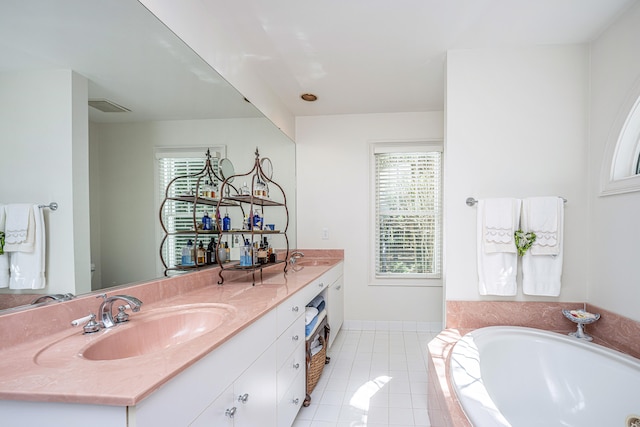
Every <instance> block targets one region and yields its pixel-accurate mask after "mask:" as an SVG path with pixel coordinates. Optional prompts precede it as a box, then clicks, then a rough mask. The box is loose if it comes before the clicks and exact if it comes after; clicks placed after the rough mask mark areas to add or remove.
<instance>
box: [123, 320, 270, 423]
mask: <svg viewBox="0 0 640 427" xmlns="http://www.w3.org/2000/svg"><path fill="white" fill-rule="evenodd" d="M275 326H276V314H275V311H274V310H272V311H271V312H269V313H267V314H265V315H264V316H263V317H262V318H260V319H258V320H257V321H256V322H254V323H253V324H251V325H250V326H248V327H247V328H246V329H244V330H243V331H241V332H239V333H238V334H237V335H236V336H234V337H233V338H231V339H230V340H229V341H228V342H226V343H225V344H223V345H222V346H220V347H219V348H217V349H216V350H214V351H213V352H211V353H210V354H209V355H207V356H206V357H205V358H203V359H201V360H199V361H198V362H196V363H195V364H194V365H193V366H191V367H189V368H188V369H186V370H185V371H184V372H182V373H181V374H180V375H178V376H176V377H175V378H173V379H172V380H170V381H169V382H168V383H166V384H165V385H164V386H162V387H161V388H160V389H158V390H157V391H155V392H154V393H153V394H151V395H150V396H149V397H147V398H146V399H144V400H143V401H142V402H140V403H139V404H138V405H136V406H134V407H130V408H129V411H128V413H129V426H136V427H146V426H161V425H167V426H187V425H190V424H191V423H192V422H194V421H196V419H197V418H199V417H200V416H201V414H203V413H204V412H207V413H215V412H216V411H215V409H212V406H213V404H214V402H215V403H216V404H218V403H221V404H222V405H223V406H225V408H224V409H225V410H226V409H227V408H232V407H233V406H234V405H235V406H236V407H237V409H236V411H237V417H236V418H237V419H238V420H240V419H242V418H248V419H253V417H258V419H260V423H258V424H253V425H261V426H265V427H269V426H275V404H276V400H275V397H274V396H275V393H276V384H275V357H276V356H275V347H274V345H273V344H274V342H275V340H276V337H275V331H276V327H275ZM229 390H231V391H232V392H233V393H234V394H235V393H236V392H237V393H239V395H244V394H245V393H248V394H249V395H250V396H249V400H248V401H247V403H246V404H242V403H241V402H238V401H237V399H235V401H234V398H233V396H231V397H229V398H228V399H225V398H224V396H225V393H227V392H229ZM236 398H237V396H236ZM270 399H271V400H270ZM265 402H267V403H265ZM239 405H241V406H242V408H240V406H239ZM241 409H242V411H241ZM225 410H223V411H222V412H221V415H222V418H216V421H215V422H212V423H211V424H209V425H230V426H234V427H235V426H237V425H241V424H238V423H237V424H235V425H234V424H233V423H229V424H222V422H227V421H226V420H225V417H224V413H225ZM256 412H258V413H260V415H255V413H256ZM262 412H264V418H262V416H263V414H262ZM241 414H242V415H243V416H242V417H241ZM247 414H249V415H247ZM227 418H229V417H227ZM269 418H272V422H270V420H269ZM205 419H206V418H205ZM232 421H233V420H232ZM198 423H200V420H199V419H198ZM198 425H203V424H198ZM243 425H244V424H243ZM247 425H250V424H247Z"/></svg>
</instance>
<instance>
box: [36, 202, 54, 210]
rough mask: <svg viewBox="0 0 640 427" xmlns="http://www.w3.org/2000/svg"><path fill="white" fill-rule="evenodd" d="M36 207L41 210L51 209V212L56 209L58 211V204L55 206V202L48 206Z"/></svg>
mask: <svg viewBox="0 0 640 427" xmlns="http://www.w3.org/2000/svg"><path fill="white" fill-rule="evenodd" d="M38 207H39V208H40V209H42V208H49V209H51V210H52V211H55V210H56V209H58V204H57V203H56V202H51V203H49V204H48V205H38Z"/></svg>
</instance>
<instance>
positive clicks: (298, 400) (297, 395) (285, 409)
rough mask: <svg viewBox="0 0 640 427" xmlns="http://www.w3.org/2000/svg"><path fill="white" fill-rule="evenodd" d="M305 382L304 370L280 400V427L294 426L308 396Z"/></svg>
mask: <svg viewBox="0 0 640 427" xmlns="http://www.w3.org/2000/svg"><path fill="white" fill-rule="evenodd" d="M305 380H306V376H305V373H304V370H302V371H301V372H298V375H296V377H295V379H294V380H293V382H292V383H291V387H289V389H288V390H287V391H285V393H284V395H283V397H282V398H281V399H280V402H279V403H278V427H291V425H293V422H294V420H295V419H296V416H297V415H298V411H300V408H301V407H302V402H303V401H304V399H305V397H306V395H307V393H306V388H305V387H306V384H305Z"/></svg>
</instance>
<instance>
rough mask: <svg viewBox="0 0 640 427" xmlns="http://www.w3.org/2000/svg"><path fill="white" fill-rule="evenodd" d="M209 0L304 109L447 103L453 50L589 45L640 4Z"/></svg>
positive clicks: (293, 105) (595, 0) (261, 67)
mask: <svg viewBox="0 0 640 427" xmlns="http://www.w3.org/2000/svg"><path fill="white" fill-rule="evenodd" d="M204 1H205V2H206V3H210V5H209V6H210V10H212V11H216V12H218V13H224V16H225V21H226V25H227V31H228V32H229V33H231V34H233V35H234V38H236V39H238V40H239V41H240V43H241V45H242V46H243V47H244V50H245V52H244V56H245V62H246V64H245V65H247V66H248V67H251V68H252V69H253V70H255V72H256V73H257V74H258V75H260V76H261V77H262V79H263V80H264V82H265V84H267V85H268V86H270V87H271V88H272V90H273V91H274V92H275V93H277V94H278V95H279V96H280V97H281V98H282V101H283V102H284V103H285V105H286V106H287V107H288V109H289V110H290V111H291V112H292V113H293V114H294V115H296V116H300V115H322V114H348V113H375V112H384V113H388V112H406V111H432V110H443V109H444V67H445V57H446V52H447V51H448V50H450V49H471V48H474V49H475V48H496V47H519V46H534V45H549V44H573V43H586V42H589V41H591V40H593V39H595V38H597V37H598V35H599V34H601V33H602V31H603V30H604V29H606V28H607V26H609V25H610V24H611V23H612V22H614V21H615V20H616V19H618V18H619V17H620V16H621V14H622V13H624V11H625V10H627V9H628V8H629V7H632V6H633V5H634V4H636V3H637V2H638V1H637V0H393V1H392V0H323V1H313V2H312V1H304V0H270V1H264V0H234V1H227V0H204ZM306 92H311V93H314V94H316V95H317V96H318V100H317V101H316V102H314V103H308V102H305V101H302V100H301V99H300V95H301V94H302V93H306Z"/></svg>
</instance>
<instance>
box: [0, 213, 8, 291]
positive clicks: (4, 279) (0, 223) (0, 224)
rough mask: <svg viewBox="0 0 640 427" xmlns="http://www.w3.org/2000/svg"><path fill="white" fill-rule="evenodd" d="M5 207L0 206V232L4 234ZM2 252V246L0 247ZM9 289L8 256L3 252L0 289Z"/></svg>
mask: <svg viewBox="0 0 640 427" xmlns="http://www.w3.org/2000/svg"><path fill="white" fill-rule="evenodd" d="M4 208H5V206H4V205H0V231H1V232H3V233H4V224H5V209H4ZM2 249H3V250H2V251H0V252H4V244H3V247H2ZM8 287H9V254H8V253H6V252H4V253H3V254H0V288H8Z"/></svg>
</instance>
